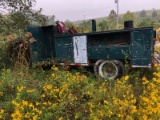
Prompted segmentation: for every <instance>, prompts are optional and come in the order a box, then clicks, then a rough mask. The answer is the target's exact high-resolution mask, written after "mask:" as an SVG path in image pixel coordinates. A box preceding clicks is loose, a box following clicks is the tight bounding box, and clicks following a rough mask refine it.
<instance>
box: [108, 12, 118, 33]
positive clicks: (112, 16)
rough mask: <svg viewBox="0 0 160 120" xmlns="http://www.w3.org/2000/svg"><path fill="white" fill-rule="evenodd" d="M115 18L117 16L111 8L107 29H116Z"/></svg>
mask: <svg viewBox="0 0 160 120" xmlns="http://www.w3.org/2000/svg"><path fill="white" fill-rule="evenodd" d="M116 18H117V14H116V12H115V11H114V10H111V12H110V14H109V16H108V25H109V29H111V30H113V29H116Z"/></svg>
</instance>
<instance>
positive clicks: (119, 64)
mask: <svg viewBox="0 0 160 120" xmlns="http://www.w3.org/2000/svg"><path fill="white" fill-rule="evenodd" d="M113 62H114V63H115V64H116V65H117V67H118V69H119V70H118V71H119V72H118V77H122V76H123V75H124V72H125V69H124V65H123V63H122V62H121V61H120V60H113Z"/></svg>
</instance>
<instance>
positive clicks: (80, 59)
mask: <svg viewBox="0 0 160 120" xmlns="http://www.w3.org/2000/svg"><path fill="white" fill-rule="evenodd" d="M73 48H74V63H81V64H87V63H88V57H87V37H86V36H74V37H73Z"/></svg>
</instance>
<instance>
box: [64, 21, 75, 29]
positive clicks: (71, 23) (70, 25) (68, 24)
mask: <svg viewBox="0 0 160 120" xmlns="http://www.w3.org/2000/svg"><path fill="white" fill-rule="evenodd" d="M64 23H65V25H66V27H67V28H68V29H69V28H71V27H73V26H75V25H74V23H73V22H71V21H69V20H66V21H65V22H64Z"/></svg>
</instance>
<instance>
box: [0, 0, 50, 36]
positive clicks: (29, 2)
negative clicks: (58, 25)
mask: <svg viewBox="0 0 160 120" xmlns="http://www.w3.org/2000/svg"><path fill="white" fill-rule="evenodd" d="M35 3H36V1H35V0H1V1H0V15H1V17H0V27H3V28H0V31H1V29H3V30H6V31H3V32H11V33H12V32H14V33H15V32H18V31H24V30H25V29H26V28H27V26H29V25H31V24H32V23H34V24H35V23H37V24H39V25H45V24H46V22H47V21H48V19H47V16H45V15H43V14H41V11H42V9H39V10H34V9H33V6H34V5H35Z"/></svg>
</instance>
